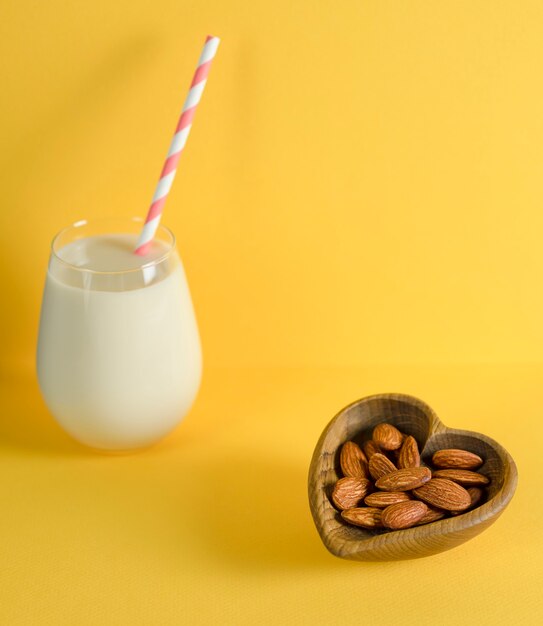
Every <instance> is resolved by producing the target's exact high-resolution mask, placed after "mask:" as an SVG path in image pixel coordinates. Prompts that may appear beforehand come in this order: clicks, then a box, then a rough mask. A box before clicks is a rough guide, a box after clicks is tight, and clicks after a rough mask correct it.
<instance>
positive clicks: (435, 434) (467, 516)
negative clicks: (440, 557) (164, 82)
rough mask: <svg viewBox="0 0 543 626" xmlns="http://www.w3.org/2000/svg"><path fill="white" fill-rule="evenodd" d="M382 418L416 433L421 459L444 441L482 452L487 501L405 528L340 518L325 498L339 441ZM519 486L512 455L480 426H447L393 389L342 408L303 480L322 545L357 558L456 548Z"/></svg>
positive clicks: (363, 432) (336, 472) (360, 435)
mask: <svg viewBox="0 0 543 626" xmlns="http://www.w3.org/2000/svg"><path fill="white" fill-rule="evenodd" d="M380 422H389V423H391V424H394V425H395V426H396V427H397V428H398V429H399V430H401V431H402V432H404V433H407V434H409V435H413V437H414V438H415V439H416V440H417V443H418V445H419V449H420V450H421V457H422V459H423V462H424V461H426V462H427V461H429V459H431V457H432V454H433V453H434V452H435V451H436V450H440V449H443V448H461V449H464V450H468V451H470V452H474V453H476V454H478V455H479V456H481V457H482V458H483V459H484V465H483V466H482V467H481V469H480V470H478V471H481V472H482V473H483V474H485V475H486V476H488V477H489V478H490V481H491V482H490V485H489V487H488V497H487V500H486V502H485V503H484V504H482V505H480V506H479V507H477V508H475V509H473V510H472V511H468V512H467V513H463V514H461V515H457V516H456V517H449V518H445V519H443V520H439V521H437V522H433V523H431V524H426V525H423V526H415V527H413V528H408V529H405V530H396V531H390V530H365V529H364V528H358V527H355V526H351V525H349V524H347V523H346V522H344V520H343V519H342V518H341V516H340V514H339V512H338V511H337V510H336V509H335V508H334V506H333V504H332V501H331V498H330V495H331V491H332V489H333V486H334V484H335V482H336V481H337V480H338V479H339V478H341V473H340V464H339V451H340V448H341V446H342V444H343V443H345V442H346V441H355V442H357V443H358V444H361V443H363V442H364V441H365V439H368V438H370V437H371V431H372V430H373V427H374V426H375V425H376V424H379V423H380ZM516 485H517V469H516V466H515V462H514V461H513V459H512V458H511V456H510V454H509V453H508V452H507V451H506V450H505V449H504V448H503V447H502V446H500V444H498V443H497V442H495V441H493V440H492V439H490V438H489V437H486V436H485V435H481V434H479V433H475V432H470V431H467V430H455V429H452V428H448V427H446V426H445V425H444V424H442V423H441V422H440V420H439V418H438V417H437V415H436V414H435V413H434V411H433V410H432V409H431V408H430V407H429V406H428V405H427V404H425V403H424V402H422V401H421V400H418V399H417V398H414V397H412V396H408V395H404V394H396V393H387V394H379V395H374V396H369V397H367V398H362V399H361V400H357V401H356V402H353V403H352V404H350V405H348V406H347V407H345V408H344V409H342V410H341V411H340V412H339V413H338V414H337V415H336V416H335V417H334V418H333V419H332V421H331V422H330V423H329V424H328V426H327V427H326V428H325V430H324V432H323V433H322V435H321V437H320V439H319V441H318V443H317V445H316V447H315V451H314V453H313V458H312V460H311V465H310V468H309V480H308V488H309V503H310V507H311V513H312V515H313V520H314V521H315V525H316V527H317V530H318V532H319V535H320V537H321V539H322V541H323V543H324V545H325V546H326V548H327V549H328V550H329V551H330V552H331V553H332V554H334V555H335V556H338V557H341V558H345V559H351V560H355V561H394V560H400V559H414V558H419V557H423V556H429V555H431V554H437V553H438V552H443V551H444V550H449V549H450V548H454V547H455V546H457V545H460V544H461V543H464V542H465V541H468V539H471V538H472V537H475V535H478V534H479V533H480V532H482V531H483V530H485V529H486V528H488V527H489V526H490V525H491V524H492V523H493V522H494V521H495V520H496V519H497V518H498V517H499V515H500V514H501V513H502V511H503V510H504V509H505V507H506V506H507V504H508V503H509V501H510V500H511V498H512V497H513V494H514V492H515V488H516Z"/></svg>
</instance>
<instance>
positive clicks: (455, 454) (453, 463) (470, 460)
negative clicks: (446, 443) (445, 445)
mask: <svg viewBox="0 0 543 626" xmlns="http://www.w3.org/2000/svg"><path fill="white" fill-rule="evenodd" d="M432 463H433V464H434V465H435V466H436V467H440V468H443V469H468V470H470V469H471V470H472V469H477V468H478V467H481V465H482V464H483V459H482V458H481V457H480V456H478V455H477V454H474V453H473V452H468V451H467V450H457V449H456V448H450V449H447V450H438V451H437V452H435V453H434V456H433V457H432Z"/></svg>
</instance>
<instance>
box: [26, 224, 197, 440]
mask: <svg viewBox="0 0 543 626" xmlns="http://www.w3.org/2000/svg"><path fill="white" fill-rule="evenodd" d="M136 240H137V237H136V236H135V235H98V236H93V237H85V238H83V239H79V240H77V241H74V242H72V243H69V244H67V245H66V246H64V247H63V248H61V249H60V250H59V251H57V256H55V255H52V257H51V261H50V264H49V271H48V274H47V280H46V284H45V290H44V295H43V304H42V314H41V321H40V337H39V342H38V378H39V382H40V387H41V390H42V393H43V396H44V398H45V401H46V403H47V406H48V407H49V409H50V411H51V412H52V413H53V415H54V416H55V418H56V419H57V421H58V422H59V423H60V425H61V426H62V427H63V428H64V429H65V430H67V431H68V432H69V433H70V434H71V435H72V436H73V437H75V438H76V439H78V440H79V441H81V442H82V443H85V444H87V445H89V446H92V447H96V448H102V449H108V450H126V449H130V448H138V447H143V446H147V445H149V444H152V443H154V442H155V441H157V440H158V439H160V438H161V437H163V436H164V435H166V434H167V433H168V432H169V431H170V430H171V429H172V428H173V427H174V426H175V425H176V424H177V423H178V422H179V421H180V420H181V419H182V417H183V416H184V415H185V414H186V413H187V411H188V410H189V408H190V406H191V404H192V402H193V401H194V399H195V397H196V393H197V391H198V387H199V385H200V377H201V367H202V365H201V351H200V342H199V337H198V330H197V326H196V320H195V317H194V311H193V307H192V302H191V297H190V293H189V289H188V285H187V281H186V278H185V273H184V270H183V266H182V264H181V261H180V259H179V257H178V255H177V253H176V252H175V251H173V252H170V253H169V254H168V250H167V247H166V246H165V245H164V244H161V243H158V242H155V243H154V244H153V248H152V250H151V252H150V254H149V255H147V256H146V257H145V258H143V259H142V258H141V257H139V256H137V255H135V254H134V253H133V250H134V248H135V245H136ZM57 257H60V259H59V258H57ZM161 257H165V260H163V261H162V262H158V263H157V261H158V260H159V259H160V258H161ZM63 261H66V262H67V263H63ZM150 262H155V264H151V265H147V267H143V268H142V267H141V266H142V264H143V263H145V264H149V263H150ZM68 264H70V265H68ZM71 265H75V266H77V267H78V268H81V269H82V270H83V271H81V270H80V269H75V268H74V267H71ZM86 270H92V271H86ZM130 270H133V271H130ZM96 272H108V273H107V274H99V273H96ZM111 272H118V273H117V274H111Z"/></svg>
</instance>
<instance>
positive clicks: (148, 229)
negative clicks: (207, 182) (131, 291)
mask: <svg viewBox="0 0 543 626" xmlns="http://www.w3.org/2000/svg"><path fill="white" fill-rule="evenodd" d="M219 43H220V39H219V38H218V37H211V35H208V37H207V38H206V42H205V45H204V49H203V50H202V54H201V55H200V60H199V61H198V67H197V68H196V72H194V77H193V79H192V83H191V84H190V90H189V93H188V95H187V99H186V100H185V104H184V105H183V111H182V112H181V117H180V118H179V122H178V124H177V128H176V129H175V135H174V136H173V139H172V143H171V144H170V149H169V150H168V156H167V157H166V162H165V163H164V167H163V168H162V173H161V174H160V179H159V181H158V185H157V187H156V190H155V195H154V196H153V200H152V201H151V206H150V208H149V212H148V213H147V217H146V218H145V224H144V226H143V229H142V231H141V235H140V238H139V240H138V246H137V248H136V250H135V252H136V254H139V255H141V256H143V255H145V254H146V252H147V250H148V248H149V245H150V243H151V241H152V240H153V237H154V236H155V233H156V229H157V228H158V224H159V222H160V216H161V215H162V211H163V209H164V204H165V203H166V198H167V197H168V193H169V192H170V189H171V187H172V183H173V179H174V178H175V173H176V172H177V164H178V162H179V157H180V156H181V152H183V148H184V147H185V144H186V143H187V138H188V136H189V133H190V129H191V128H192V119H193V118H194V113H195V112H196V107H197V106H198V103H199V102H200V99H201V97H202V93H203V92H204V88H205V86H206V82H207V75H208V74H209V70H210V69H211V62H212V61H213V57H214V56H215V54H216V52H217V48H218V47H219Z"/></svg>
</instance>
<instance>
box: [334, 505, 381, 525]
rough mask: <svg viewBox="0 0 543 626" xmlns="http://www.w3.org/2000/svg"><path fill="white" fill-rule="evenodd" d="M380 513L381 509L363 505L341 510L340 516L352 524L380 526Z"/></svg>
mask: <svg viewBox="0 0 543 626" xmlns="http://www.w3.org/2000/svg"><path fill="white" fill-rule="evenodd" d="M381 513H382V511H381V509H376V508H371V507H363V508H354V509H347V510H346V511H342V512H341V517H342V518H343V519H344V520H345V521H346V522H349V524H353V525H354V526H362V528H382V524H381Z"/></svg>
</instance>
